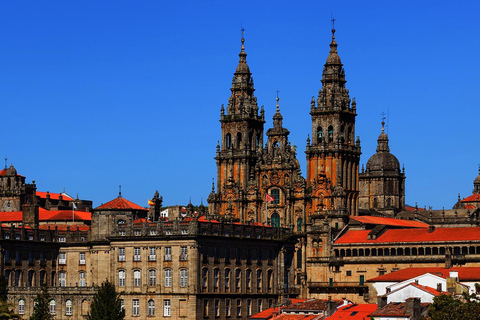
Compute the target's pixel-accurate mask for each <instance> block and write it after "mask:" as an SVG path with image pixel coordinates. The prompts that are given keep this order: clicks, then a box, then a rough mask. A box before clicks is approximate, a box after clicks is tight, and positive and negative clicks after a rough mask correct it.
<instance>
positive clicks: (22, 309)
mask: <svg viewBox="0 0 480 320" xmlns="http://www.w3.org/2000/svg"><path fill="white" fill-rule="evenodd" d="M18 314H25V300H23V299H20V300H18Z"/></svg>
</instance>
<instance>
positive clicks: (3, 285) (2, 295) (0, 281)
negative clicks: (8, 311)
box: [0, 274, 8, 302]
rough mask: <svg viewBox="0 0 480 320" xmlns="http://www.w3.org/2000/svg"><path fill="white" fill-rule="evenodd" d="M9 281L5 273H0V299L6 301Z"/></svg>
mask: <svg viewBox="0 0 480 320" xmlns="http://www.w3.org/2000/svg"><path fill="white" fill-rule="evenodd" d="M7 285H8V283H7V279H5V276H4V275H3V274H0V301H3V302H6V301H7V299H8V286H7Z"/></svg>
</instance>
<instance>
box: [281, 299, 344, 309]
mask: <svg viewBox="0 0 480 320" xmlns="http://www.w3.org/2000/svg"><path fill="white" fill-rule="evenodd" d="M332 301H334V302H335V303H336V304H337V307H338V306H341V305H342V304H343V300H332ZM327 302H328V300H325V299H311V300H307V301H304V302H298V303H292V304H291V305H289V306H286V307H285V308H284V309H285V310H288V311H302V310H318V311H320V310H326V309H327Z"/></svg>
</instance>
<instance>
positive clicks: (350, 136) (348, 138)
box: [347, 127, 352, 141]
mask: <svg viewBox="0 0 480 320" xmlns="http://www.w3.org/2000/svg"><path fill="white" fill-rule="evenodd" d="M351 140H352V127H348V129H347V141H351Z"/></svg>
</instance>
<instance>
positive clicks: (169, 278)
mask: <svg viewBox="0 0 480 320" xmlns="http://www.w3.org/2000/svg"><path fill="white" fill-rule="evenodd" d="M171 286H172V269H165V287H171Z"/></svg>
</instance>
